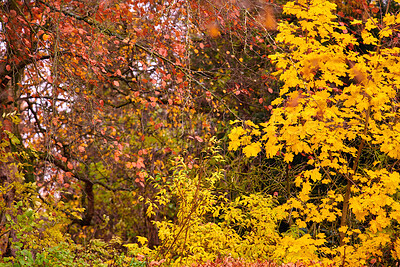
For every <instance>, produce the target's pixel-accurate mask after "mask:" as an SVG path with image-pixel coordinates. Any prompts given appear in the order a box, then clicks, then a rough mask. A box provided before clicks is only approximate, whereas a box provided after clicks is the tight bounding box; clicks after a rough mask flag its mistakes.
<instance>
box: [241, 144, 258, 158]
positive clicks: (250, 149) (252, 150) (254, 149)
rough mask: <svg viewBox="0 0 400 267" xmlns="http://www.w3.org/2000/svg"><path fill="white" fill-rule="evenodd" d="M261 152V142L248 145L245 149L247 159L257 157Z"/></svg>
mask: <svg viewBox="0 0 400 267" xmlns="http://www.w3.org/2000/svg"><path fill="white" fill-rule="evenodd" d="M260 151H261V144H260V142H256V143H251V144H249V145H247V146H246V147H245V148H243V153H244V154H245V155H246V157H248V158H249V157H252V156H254V157H255V156H257V154H258V153H260Z"/></svg>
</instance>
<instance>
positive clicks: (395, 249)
mask: <svg viewBox="0 0 400 267" xmlns="http://www.w3.org/2000/svg"><path fill="white" fill-rule="evenodd" d="M334 9H335V5H334V4H332V3H330V2H329V1H324V0H311V1H301V0H299V1H292V2H289V3H287V4H286V5H285V7H284V12H285V13H286V14H288V15H294V16H296V17H297V19H298V23H288V22H283V23H281V24H280V25H279V34H278V35H277V37H276V41H277V43H278V45H281V46H282V49H281V50H279V51H285V52H278V53H276V54H275V55H272V56H270V58H271V60H272V61H273V62H275V64H276V67H277V68H279V69H280V70H279V71H278V72H277V73H275V75H278V76H279V78H280V80H281V81H282V82H283V86H282V88H281V91H280V96H281V97H280V98H279V99H277V100H275V101H274V102H273V104H274V105H275V106H276V107H275V108H274V112H273V114H272V115H271V118H270V119H269V121H268V122H266V123H263V124H260V126H261V127H259V128H257V131H258V132H257V134H253V132H252V129H255V127H254V126H252V125H250V124H249V123H247V124H246V125H247V126H248V127H249V128H250V129H246V130H244V129H243V128H239V129H236V130H234V131H232V132H231V134H230V135H229V138H230V150H237V149H242V150H243V152H244V153H245V154H246V156H248V157H251V156H255V155H256V154H258V153H259V152H260V148H261V147H262V148H263V149H265V155H266V157H267V158H273V157H282V160H283V161H285V162H286V163H288V164H291V163H292V162H293V159H294V157H295V156H296V155H299V154H303V155H308V156H309V160H308V162H307V165H306V170H303V171H301V172H299V174H298V176H297V177H296V178H295V180H294V181H291V182H292V183H293V185H294V186H295V187H296V190H297V191H296V196H294V197H290V198H288V200H287V202H286V203H284V204H282V205H281V206H280V207H279V208H280V209H281V210H282V211H285V212H286V214H288V216H289V219H290V220H293V221H294V223H293V225H295V226H297V227H298V228H299V229H305V230H304V231H305V234H303V235H297V236H293V235H290V236H284V237H283V238H282V239H280V240H279V241H278V242H277V243H276V245H275V250H274V255H275V256H276V257H278V256H279V257H282V258H283V259H284V261H295V260H315V259H318V258H319V257H320V258H319V259H320V260H322V261H325V260H326V258H324V256H323V255H330V256H331V258H332V259H333V260H334V262H335V263H337V264H343V263H346V264H349V265H350V266H356V265H362V264H367V261H368V259H370V258H371V257H379V256H381V255H382V251H383V249H387V248H389V247H391V248H392V255H393V258H398V257H399V251H400V249H399V241H398V237H396V235H395V234H394V232H395V230H396V224H398V223H399V222H400V216H399V215H398V214H399V211H400V202H399V201H400V200H399V196H398V194H399V192H400V174H399V172H398V171H395V169H394V168H389V167H390V165H387V164H386V165H385V163H386V162H387V161H389V160H390V161H391V162H396V160H398V159H400V150H399V149H398V148H399V146H400V120H399V118H400V112H399V108H398V104H397V100H396V95H397V96H398V91H397V90H398V88H400V72H399V71H398V69H399V67H400V57H399V56H398V55H399V52H400V50H399V49H398V48H383V47H380V44H381V41H382V39H383V38H387V37H390V36H391V35H392V34H393V29H395V28H396V27H398V26H399V25H398V24H399V23H400V19H399V16H398V15H397V16H394V15H392V14H386V15H385V16H384V17H383V22H384V23H385V25H384V27H383V28H382V29H380V28H379V27H378V25H380V24H379V21H378V20H377V19H375V18H369V19H368V20H367V22H366V23H365V25H364V26H365V27H364V29H363V30H362V32H361V38H362V39H363V40H362V41H363V43H364V44H368V45H371V46H374V48H373V49H371V50H370V51H364V52H363V53H361V52H358V51H357V50H352V49H349V45H351V46H355V45H358V43H357V41H356V38H355V36H353V35H352V34H350V33H348V32H347V30H346V31H344V30H345V28H344V27H343V26H342V25H340V24H339V23H338V19H337V18H336V16H335V15H334V12H333V11H334ZM360 23H361V22H360V21H354V22H353V24H360ZM377 30H379V31H378V33H377ZM346 79H350V80H351V82H350V83H347V84H345V83H344V82H343V81H344V80H346ZM338 88H340V90H338ZM239 130H240V134H238V131H239ZM259 133H260V134H259ZM245 135H248V136H250V137H251V139H245V137H244V136H245ZM243 140H247V142H249V140H250V141H251V142H250V143H246V144H244V142H243ZM371 151H374V153H375V155H376V156H375V157H377V158H378V159H379V160H376V162H375V163H374V164H368V163H364V162H362V159H363V157H368V156H369V155H370V154H368V153H371ZM386 168H387V169H386ZM389 169H390V170H389ZM338 180H341V181H344V182H346V183H347V185H345V186H343V185H340V184H339V183H338V182H337V181H338ZM323 184H325V185H326V186H327V187H328V189H326V191H320V190H321V189H318V190H316V188H324V187H323V186H321V185H323ZM345 207H346V208H345ZM349 214H351V216H350V215H349ZM348 215H349V216H348ZM338 221H339V222H340V221H342V223H339V224H338V223H337V222H338ZM293 225H292V226H293ZM327 228H329V229H332V230H329V231H332V232H331V235H332V236H334V237H336V238H337V240H338V241H340V242H339V243H340V245H339V246H337V247H334V248H330V249H328V248H326V247H325V242H326V240H325V239H324V238H322V237H318V235H319V234H322V232H320V231H321V229H325V230H324V231H328V229H327ZM360 229H362V230H360ZM393 240H395V241H393ZM322 250H323V251H325V252H324V253H320V252H321V251H322Z"/></svg>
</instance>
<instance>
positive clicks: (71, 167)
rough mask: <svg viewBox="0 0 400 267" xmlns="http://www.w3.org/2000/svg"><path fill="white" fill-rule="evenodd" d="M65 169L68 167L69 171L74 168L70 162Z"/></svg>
mask: <svg viewBox="0 0 400 267" xmlns="http://www.w3.org/2000/svg"><path fill="white" fill-rule="evenodd" d="M67 167H68V169H71V170H72V169H73V168H74V166H73V165H72V163H71V162H68V164H67Z"/></svg>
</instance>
